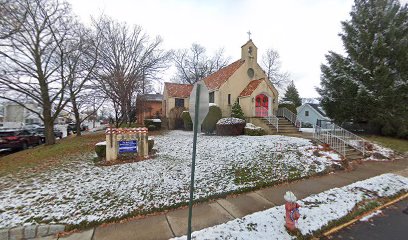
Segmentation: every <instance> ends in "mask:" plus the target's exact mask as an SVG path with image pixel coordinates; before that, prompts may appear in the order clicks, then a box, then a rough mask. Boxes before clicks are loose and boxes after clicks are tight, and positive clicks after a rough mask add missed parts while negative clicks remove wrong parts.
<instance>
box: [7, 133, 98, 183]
mask: <svg viewBox="0 0 408 240" xmlns="http://www.w3.org/2000/svg"><path fill="white" fill-rule="evenodd" d="M104 139H105V133H95V134H88V135H83V136H80V137H76V136H70V137H67V138H63V139H61V140H57V143H56V144H54V145H50V146H46V145H41V146H37V147H34V148H31V149H27V150H24V151H20V152H16V153H13V154H10V155H7V156H4V157H2V158H0V176H4V175H7V174H12V173H17V172H19V171H24V170H27V169H35V170H36V171H41V170H46V169H49V168H50V167H55V166H56V165H59V164H61V163H62V162H64V161H65V160H67V159H69V157H71V156H75V155H78V154H83V153H89V152H92V151H94V148H95V144H96V143H97V142H100V141H104Z"/></svg>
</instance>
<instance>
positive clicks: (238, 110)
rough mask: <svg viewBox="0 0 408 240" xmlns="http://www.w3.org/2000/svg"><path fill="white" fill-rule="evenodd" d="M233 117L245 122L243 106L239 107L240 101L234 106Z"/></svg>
mask: <svg viewBox="0 0 408 240" xmlns="http://www.w3.org/2000/svg"><path fill="white" fill-rule="evenodd" d="M231 117H233V118H240V119H243V120H245V116H244V112H242V108H241V105H239V103H238V101H235V102H234V105H232V109H231Z"/></svg>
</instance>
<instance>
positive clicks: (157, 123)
mask: <svg viewBox="0 0 408 240" xmlns="http://www.w3.org/2000/svg"><path fill="white" fill-rule="evenodd" d="M143 123H144V125H145V126H147V128H149V126H150V125H154V126H155V127H156V129H161V120H160V119H145V120H144V122H143ZM156 129H155V130H156ZM149 130H150V129H149Z"/></svg>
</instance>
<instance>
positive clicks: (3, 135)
mask: <svg viewBox="0 0 408 240" xmlns="http://www.w3.org/2000/svg"><path fill="white" fill-rule="evenodd" d="M15 135H16V132H0V137H11V136H15Z"/></svg>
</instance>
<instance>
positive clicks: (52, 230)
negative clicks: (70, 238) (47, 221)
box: [0, 224, 65, 240]
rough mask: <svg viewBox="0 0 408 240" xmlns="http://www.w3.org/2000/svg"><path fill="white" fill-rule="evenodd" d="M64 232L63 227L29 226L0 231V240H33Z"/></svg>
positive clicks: (52, 225) (56, 225)
mask: <svg viewBox="0 0 408 240" xmlns="http://www.w3.org/2000/svg"><path fill="white" fill-rule="evenodd" d="M64 230H65V226H64V225H60V224H51V225H29V226H22V227H14V228H3V229H0V240H12V239H33V238H39V237H46V236H50V235H54V234H57V233H60V232H63V231H64Z"/></svg>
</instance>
